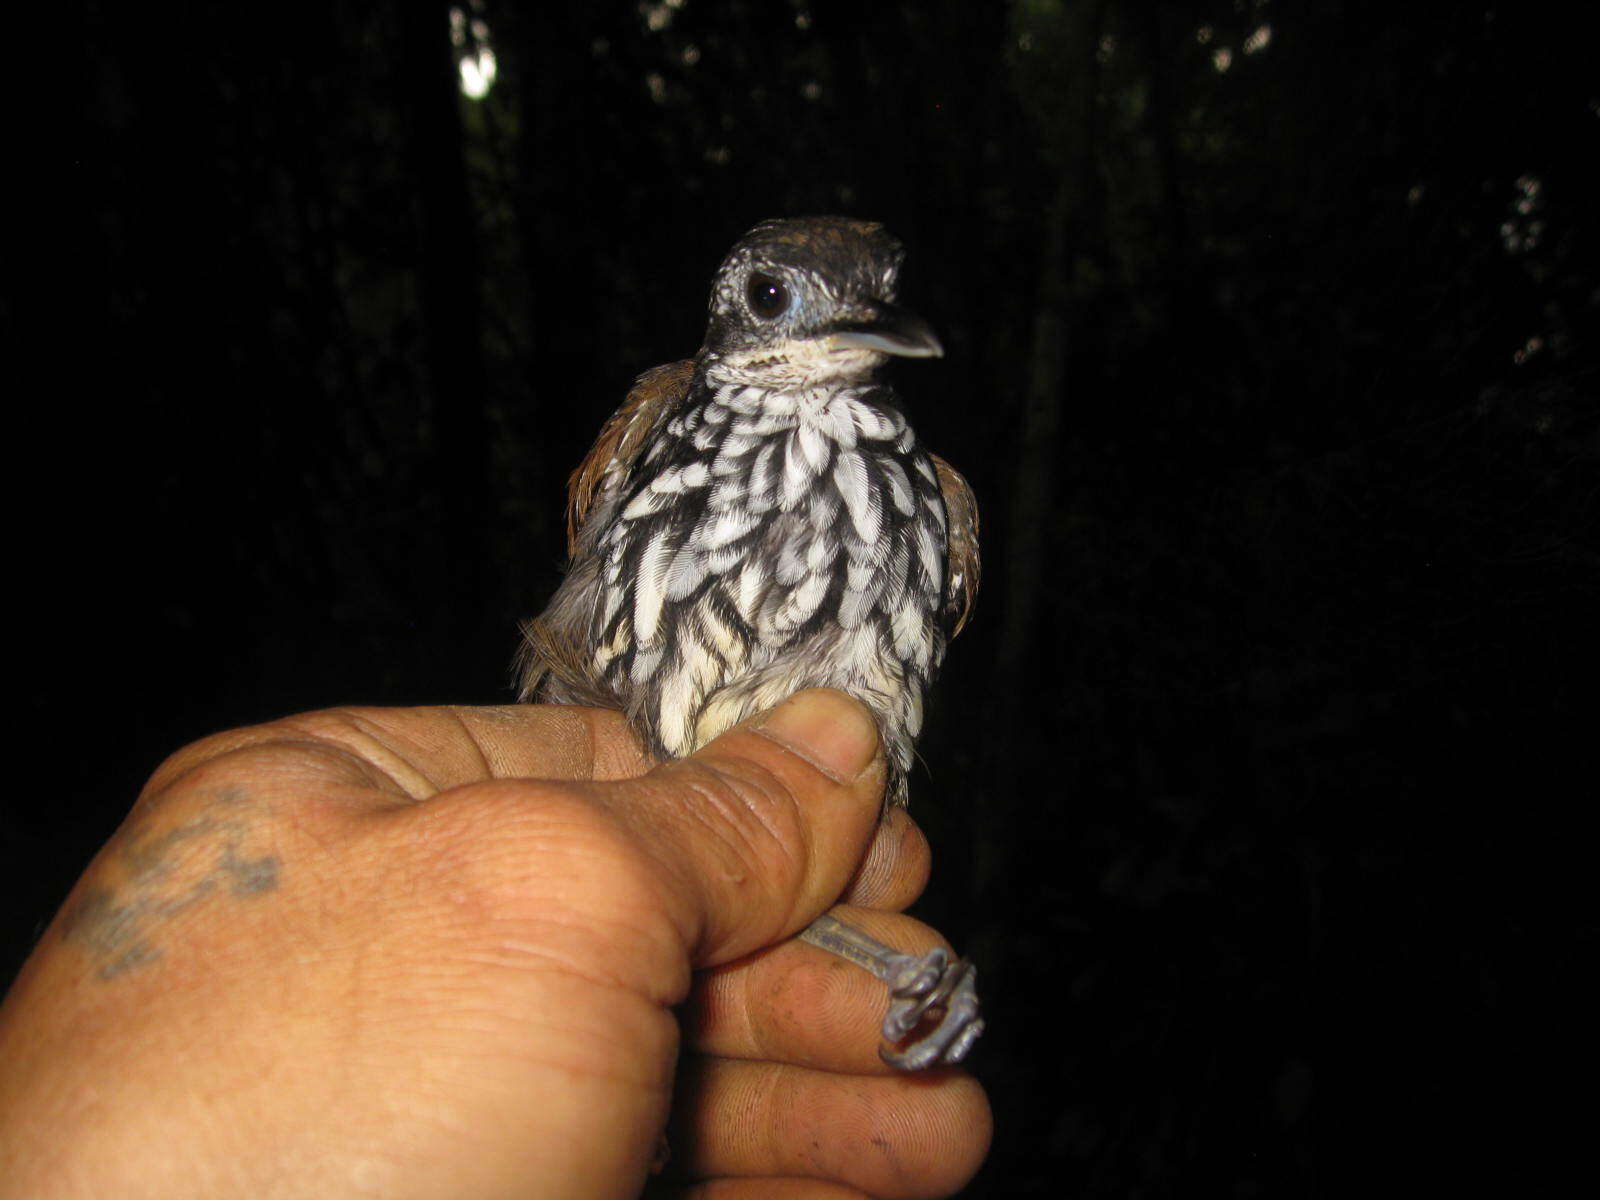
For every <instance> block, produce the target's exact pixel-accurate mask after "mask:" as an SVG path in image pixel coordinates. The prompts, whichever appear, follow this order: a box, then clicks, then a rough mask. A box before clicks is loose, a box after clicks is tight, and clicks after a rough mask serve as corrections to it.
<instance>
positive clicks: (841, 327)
mask: <svg viewBox="0 0 1600 1200" xmlns="http://www.w3.org/2000/svg"><path fill="white" fill-rule="evenodd" d="M857 311H858V312H859V313H860V314H861V315H860V316H858V317H856V318H854V319H851V320H846V321H839V322H837V323H836V324H834V325H833V326H832V328H831V329H830V330H829V335H828V336H829V340H830V341H831V342H832V343H833V345H835V346H848V347H853V348H859V349H862V350H876V351H877V352H878V353H880V354H894V355H898V356H899V357H901V358H943V357H944V347H943V346H941V345H940V344H939V339H938V338H937V337H936V336H935V335H934V332H933V328H932V326H930V325H929V324H928V323H927V322H926V321H924V320H923V319H922V318H921V317H919V316H917V315H916V314H915V313H910V312H907V311H906V310H905V309H903V308H900V307H899V306H898V305H894V304H890V303H889V302H888V301H886V300H868V301H867V302H866V303H865V304H863V305H862V306H861V308H860V309H859V310H857Z"/></svg>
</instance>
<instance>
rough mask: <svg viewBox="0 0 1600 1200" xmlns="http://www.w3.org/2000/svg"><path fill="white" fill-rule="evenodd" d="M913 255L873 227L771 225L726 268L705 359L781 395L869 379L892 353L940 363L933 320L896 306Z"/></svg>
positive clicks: (737, 249)
mask: <svg viewBox="0 0 1600 1200" xmlns="http://www.w3.org/2000/svg"><path fill="white" fill-rule="evenodd" d="M904 257H905V250H904V249H903V248H902V247H901V245H900V243H899V242H897V241H896V240H895V239H894V238H893V237H891V236H890V235H889V234H888V232H886V231H885V230H884V228H883V226H881V225H879V224H877V223H875V222H872V221H856V220H852V219H850V218H848V217H797V218H792V219H787V220H775V221H763V222H762V223H761V224H759V225H757V226H756V227H755V228H754V229H752V230H751V231H750V232H749V233H747V234H745V235H744V237H742V238H740V239H739V242H738V244H737V245H735V246H734V248H733V249H732V250H730V251H729V252H728V256H727V258H725V259H723V260H722V266H721V267H719V268H718V270H717V278H716V284H715V286H714V287H713V288H712V291H711V324H710V326H709V328H708V329H707V330H706V341H705V346H704V348H703V349H702V351H701V354H702V356H703V357H704V358H706V359H707V361H708V362H710V363H712V364H714V366H715V370H716V373H717V375H718V376H719V377H721V378H722V379H725V380H727V381H729V382H733V383H743V384H752V385H756V386H764V387H772V388H781V389H789V388H801V387H811V386H815V385H819V384H827V383H831V382H838V381H848V380H850V379H855V378H864V377H866V376H868V375H870V374H871V373H872V372H873V371H875V370H876V369H877V368H878V367H879V366H881V365H882V364H883V363H884V362H885V361H886V357H887V356H888V355H899V356H903V357H907V358H928V357H937V356H939V355H941V354H943V353H944V350H943V348H942V347H941V346H940V345H939V339H938V338H936V337H935V336H934V334H933V330H932V329H930V328H929V327H928V324H927V322H926V321H924V320H923V319H922V318H921V317H918V316H915V315H913V314H912V313H909V312H906V311H905V310H904V309H902V308H899V307H898V306H897V305H896V304H895V302H894V300H895V285H896V281H897V279H898V277H899V274H900V263H901V260H902V259H904Z"/></svg>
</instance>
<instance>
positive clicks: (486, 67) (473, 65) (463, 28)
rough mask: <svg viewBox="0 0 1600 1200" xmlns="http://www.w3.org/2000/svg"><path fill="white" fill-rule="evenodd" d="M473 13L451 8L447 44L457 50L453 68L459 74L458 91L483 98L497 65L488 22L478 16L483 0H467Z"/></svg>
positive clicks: (476, 98) (471, 98)
mask: <svg viewBox="0 0 1600 1200" xmlns="http://www.w3.org/2000/svg"><path fill="white" fill-rule="evenodd" d="M470 6H471V8H472V12H473V15H472V16H471V17H469V16H468V15H467V11H466V9H464V8H452V9H451V10H450V44H451V45H452V46H454V47H455V51H456V70H457V71H458V72H459V73H460V75H461V94H462V95H463V96H466V97H467V98H468V99H469V100H482V99H483V98H484V97H485V96H487V95H488V94H489V89H490V88H492V87H493V86H494V78H495V75H496V73H497V71H498V66H497V64H496V63H495V59H494V49H493V48H492V47H491V46H490V45H489V23H488V22H487V21H485V20H484V19H483V17H482V16H481V15H478V14H481V13H482V11H483V0H470Z"/></svg>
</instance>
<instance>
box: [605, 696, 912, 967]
mask: <svg viewBox="0 0 1600 1200" xmlns="http://www.w3.org/2000/svg"><path fill="white" fill-rule="evenodd" d="M884 778H885V767H884V757H883V748H882V746H881V744H880V740H879V737H878V729H877V724H876V722H875V721H874V720H873V718H872V714H871V713H869V712H868V711H867V710H866V709H865V708H863V707H862V706H861V705H860V704H858V703H857V702H856V701H855V700H852V699H851V698H850V697H848V696H846V695H844V694H843V693H842V692H835V691H830V690H827V689H822V688H813V689H808V690H806V691H803V692H798V693H796V694H795V695H794V696H792V697H790V698H789V699H788V700H786V701H784V702H783V703H782V704H780V705H778V706H777V707H776V708H774V709H772V710H771V711H769V712H767V713H764V714H762V715H761V716H759V717H755V718H753V719H751V720H750V721H748V722H746V723H745V724H743V725H740V726H738V727H736V728H734V729H731V730H729V731H728V732H727V733H725V734H723V735H722V736H721V737H719V738H717V739H716V740H715V741H713V742H711V743H709V744H708V745H706V746H705V747H703V748H702V749H701V750H699V751H698V752H696V753H695V754H693V755H691V756H690V757H688V758H684V759H679V760H677V761H675V762H669V763H663V764H662V765H661V766H659V767H657V768H656V769H655V770H653V771H651V772H650V773H649V774H647V775H643V776H640V777H639V778H637V779H632V780H628V781H626V782H621V783H616V784H611V785H609V786H610V787H611V788H613V789H615V790H614V792H613V795H612V797H611V800H612V809H613V812H614V813H616V815H617V816H618V817H619V818H620V819H622V820H623V821H625V822H626V823H627V824H628V825H630V826H631V827H633V828H634V830H635V832H636V833H637V834H638V835H639V840H640V843H641V844H642V845H643V846H644V847H645V849H646V851H647V852H648V853H649V854H650V855H651V856H652V857H654V858H655V859H656V861H657V862H658V864H659V865H660V867H661V868H662V870H663V871H664V872H665V873H666V875H667V876H668V878H670V879H671V880H672V882H673V885H674V886H673V887H672V889H671V890H672V895H673V897H674V900H676V901H681V903H678V904H674V906H673V907H674V908H675V909H676V911H675V913H674V917H675V919H676V920H677V922H678V924H679V928H680V933H681V935H682V936H683V938H684V944H685V945H686V946H687V947H688V949H689V953H690V957H691V960H692V962H693V965H694V966H695V967H697V968H700V967H711V966H716V965H718V964H720V963H724V962H730V961H732V960H733V959H736V958H741V957H743V956H744V955H746V954H750V953H752V952H754V951H756V950H759V949H760V948H762V947H763V946H768V945H772V944H774V943H776V942H779V941H782V940H783V939H784V938H786V937H788V936H789V935H790V934H792V933H794V932H795V931H796V930H798V929H800V928H801V927H803V926H804V925H806V924H808V923H810V922H811V921H812V920H813V919H814V918H815V917H817V916H818V915H819V914H820V913H822V912H823V911H824V910H825V909H827V908H828V906H829V905H831V904H833V903H834V902H835V901H836V900H837V899H838V898H839V895H840V894H841V893H842V892H843V891H844V889H845V887H846V886H847V884H848V883H849V881H850V878H851V875H852V874H853V873H854V872H855V870H856V868H857V866H859V864H860V862H861V859H862V857H863V856H864V855H865V853H866V850H867V846H868V844H869V843H870V841H871V839H872V835H873V833H874V831H875V830H876V828H877V823H878V814H879V810H880V808H881V805H882V797H883V785H884Z"/></svg>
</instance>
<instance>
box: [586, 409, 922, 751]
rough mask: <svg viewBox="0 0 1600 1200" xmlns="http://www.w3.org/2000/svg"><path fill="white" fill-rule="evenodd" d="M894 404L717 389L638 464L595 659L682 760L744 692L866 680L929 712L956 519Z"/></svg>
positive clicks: (600, 610) (623, 503) (609, 562)
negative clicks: (711, 709)
mask: <svg viewBox="0 0 1600 1200" xmlns="http://www.w3.org/2000/svg"><path fill="white" fill-rule="evenodd" d="M888 398H889V394H888V393H887V392H885V391H883V390H881V389H876V390H874V391H872V392H861V391H851V390H848V389H830V390H819V389H813V390H808V391H796V392H777V393H774V392H760V391H758V390H757V389H754V388H750V387H726V388H721V389H716V390H714V391H710V392H709V394H708V395H707V396H706V398H705V399H704V401H703V402H702V403H700V404H698V405H693V406H691V407H688V408H686V409H685V410H684V411H682V412H680V413H679V414H677V415H675V416H674V417H673V418H672V419H671V420H670V421H668V422H667V423H666V425H665V426H664V427H663V428H662V429H661V430H660V432H659V434H658V435H657V437H656V439H655V440H654V441H653V442H652V444H650V445H649V446H648V447H646V449H645V450H644V451H643V452H642V453H641V455H640V458H639V460H638V462H637V464H636V467H635V472H634V477H633V478H632V479H631V480H630V481H629V482H628V485H627V488H626V490H625V491H624V493H623V494H622V496H621V497H620V502H619V504H618V506H617V508H616V509H615V510H614V511H615V513H616V515H615V517H614V519H613V521H612V524H611V526H610V527H609V528H608V529H607V530H606V532H605V534H604V535H603V537H602V539H601V542H600V554H601V559H602V569H601V583H600V594H599V596H598V597H597V598H596V604H595V607H594V615H593V626H592V628H591V638H590V644H591V645H592V646H594V647H596V650H595V655H596V659H595V665H596V667H597V668H598V669H600V670H601V672H602V673H603V674H604V675H605V676H606V677H607V678H608V679H609V680H610V681H611V682H612V684H613V686H615V687H616V688H617V690H618V692H619V694H621V695H623V696H624V697H630V698H631V700H632V706H633V707H636V708H640V709H643V710H650V709H654V710H656V711H657V712H658V713H659V714H660V715H659V717H658V719H657V721H656V722H654V723H656V724H658V725H659V726H660V727H661V734H662V740H663V743H664V744H665V745H666V746H667V748H668V749H670V750H672V751H673V752H675V753H684V752H686V751H685V750H683V749H682V748H681V747H680V746H679V745H677V744H675V743H677V742H684V743H688V742H692V741H694V740H696V738H697V736H698V735H697V734H696V733H695V732H694V730H695V729H696V728H698V726H697V725H696V720H695V718H696V717H697V716H698V714H700V713H701V712H703V711H704V710H705V708H706V707H707V706H708V705H711V704H713V700H712V697H713V696H714V695H717V694H723V693H728V694H732V692H740V681H741V680H745V681H746V682H749V681H753V680H754V681H759V686H757V685H756V684H755V683H751V684H750V686H749V687H746V688H744V689H743V691H747V692H749V693H750V695H751V700H750V703H757V702H758V701H759V700H762V699H765V698H766V694H767V693H768V692H773V693H775V694H778V693H781V694H787V692H785V691H782V689H783V688H785V687H786V688H787V689H788V690H789V691H792V690H794V689H795V688H796V687H802V686H807V685H809V684H828V685H831V686H847V685H849V684H851V683H852V682H853V683H854V684H855V686H856V688H857V690H862V689H865V688H869V687H870V688H872V689H879V690H881V689H891V688H897V689H899V690H904V689H905V687H906V686H908V684H909V685H912V686H914V690H916V691H917V692H918V699H917V704H918V705H920V690H921V688H922V687H923V686H925V685H926V682H927V679H928V677H929V675H930V674H931V672H932V669H933V667H934V666H935V665H936V662H937V657H938V655H939V653H940V652H941V651H942V637H941V636H940V635H939V632H938V622H937V613H938V610H939V605H940V601H941V596H942V591H943V587H944V577H943V576H944V562H945V539H946V531H945V512H944V505H943V500H942V498H941V496H940V493H939V488H938V481H937V476H936V474H935V472H934V469H933V466H932V463H931V461H930V460H929V459H928V457H927V455H926V454H925V453H923V452H922V451H921V449H920V448H919V447H918V446H917V443H916V439H915V435H914V434H913V433H912V431H911V429H910V427H909V426H908V424H907V423H906V420H905V418H904V416H903V415H901V414H900V412H899V411H898V409H897V408H895V407H893V406H892V405H890V404H887V403H884V402H883V401H884V400H885V399H888ZM896 680H898V681H899V682H898V683H895V682H894V681H896ZM730 689H731V691H730ZM756 693H760V695H759V696H758V695H757V694H756ZM740 694H743V693H742V692H741V693H740ZM781 694H780V695H779V698H781ZM724 700H725V701H726V700H727V696H726V695H724ZM730 703H731V702H730ZM740 703H741V704H742V703H743V701H741V702H740ZM685 714H687V715H685ZM643 715H644V719H645V720H646V722H647V724H648V723H651V722H650V717H649V712H648V711H645V712H644V714H643ZM671 725H676V727H677V735H676V736H668V734H669V733H670V732H671V730H669V729H668V728H667V727H668V726H671Z"/></svg>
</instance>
